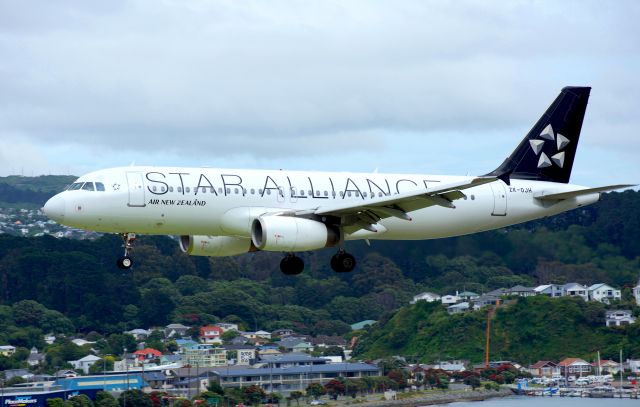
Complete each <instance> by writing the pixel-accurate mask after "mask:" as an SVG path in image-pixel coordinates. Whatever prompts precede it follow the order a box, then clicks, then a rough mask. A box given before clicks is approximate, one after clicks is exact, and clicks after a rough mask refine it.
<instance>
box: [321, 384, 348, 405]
mask: <svg viewBox="0 0 640 407" xmlns="http://www.w3.org/2000/svg"><path fill="white" fill-rule="evenodd" d="M324 388H325V390H326V391H327V394H329V396H331V398H332V399H334V400H337V399H338V396H340V395H344V393H345V387H344V383H342V382H341V381H340V380H336V379H331V380H329V381H328V382H327V383H326V384H325V385H324Z"/></svg>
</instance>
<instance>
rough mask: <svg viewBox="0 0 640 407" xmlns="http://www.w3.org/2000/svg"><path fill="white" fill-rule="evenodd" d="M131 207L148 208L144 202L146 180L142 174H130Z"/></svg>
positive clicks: (128, 182)
mask: <svg viewBox="0 0 640 407" xmlns="http://www.w3.org/2000/svg"><path fill="white" fill-rule="evenodd" d="M127 184H129V203H128V205H129V206H146V204H145V201H144V180H143V179H142V173H141V172H128V173H127Z"/></svg>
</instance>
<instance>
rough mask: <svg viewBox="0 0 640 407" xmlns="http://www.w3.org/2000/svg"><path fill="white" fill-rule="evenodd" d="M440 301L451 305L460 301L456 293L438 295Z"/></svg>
mask: <svg viewBox="0 0 640 407" xmlns="http://www.w3.org/2000/svg"><path fill="white" fill-rule="evenodd" d="M440 302H441V303H442V304H443V305H453V304H457V303H458V302H460V297H458V296H457V295H452V294H447V295H443V296H442V297H440Z"/></svg>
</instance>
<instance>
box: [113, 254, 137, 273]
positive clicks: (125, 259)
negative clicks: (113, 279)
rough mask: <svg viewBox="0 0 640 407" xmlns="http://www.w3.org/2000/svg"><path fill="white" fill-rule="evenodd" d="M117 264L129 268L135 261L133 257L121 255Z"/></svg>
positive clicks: (122, 267)
mask: <svg viewBox="0 0 640 407" xmlns="http://www.w3.org/2000/svg"><path fill="white" fill-rule="evenodd" d="M116 264H117V265H118V268H120V269H122V270H128V269H130V268H131V266H132V265H133V261H132V260H131V257H129V256H122V257H120V258H119V259H118V261H117V262H116Z"/></svg>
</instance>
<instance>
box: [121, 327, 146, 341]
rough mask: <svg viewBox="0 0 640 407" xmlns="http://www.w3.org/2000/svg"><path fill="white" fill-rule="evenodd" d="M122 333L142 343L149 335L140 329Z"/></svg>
mask: <svg viewBox="0 0 640 407" xmlns="http://www.w3.org/2000/svg"><path fill="white" fill-rule="evenodd" d="M123 333H125V334H129V335H131V336H133V337H134V338H135V339H136V341H143V340H145V339H147V338H148V337H149V335H151V331H148V330H146V329H142V328H136V329H132V330H130V331H124V332H123Z"/></svg>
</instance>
